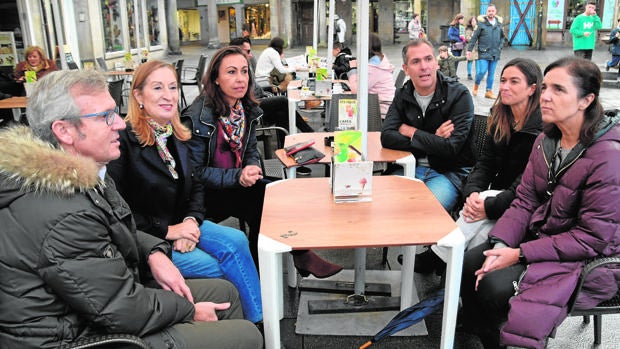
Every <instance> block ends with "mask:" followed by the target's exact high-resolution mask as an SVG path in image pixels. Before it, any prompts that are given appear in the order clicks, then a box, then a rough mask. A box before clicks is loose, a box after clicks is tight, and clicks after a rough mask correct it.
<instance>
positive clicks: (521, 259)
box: [519, 248, 527, 264]
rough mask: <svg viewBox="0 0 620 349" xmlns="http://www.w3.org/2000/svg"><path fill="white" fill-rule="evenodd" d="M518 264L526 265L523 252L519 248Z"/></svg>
mask: <svg viewBox="0 0 620 349" xmlns="http://www.w3.org/2000/svg"><path fill="white" fill-rule="evenodd" d="M519 263H521V264H527V259H525V256H524V255H523V250H522V249H521V248H519Z"/></svg>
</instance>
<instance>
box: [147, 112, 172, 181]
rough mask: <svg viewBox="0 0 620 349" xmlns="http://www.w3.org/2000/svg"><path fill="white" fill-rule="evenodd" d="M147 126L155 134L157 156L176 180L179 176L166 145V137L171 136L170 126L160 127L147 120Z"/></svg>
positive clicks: (151, 120)
mask: <svg viewBox="0 0 620 349" xmlns="http://www.w3.org/2000/svg"><path fill="white" fill-rule="evenodd" d="M148 123H149V126H151V128H152V129H153V132H154V133H155V144H156V145H157V152H158V153H159V156H160V157H161V159H162V160H163V161H164V164H166V166H167V167H168V171H170V174H171V175H172V178H174V179H178V178H179V174H178V173H177V171H176V170H175V169H174V168H175V167H176V162H175V161H174V158H173V157H172V154H170V151H169V150H168V147H167V146H166V143H167V142H168V137H169V136H170V135H172V125H171V124H170V123H168V124H167V125H166V126H161V125H160V124H158V123H157V122H155V121H154V120H153V119H148Z"/></svg>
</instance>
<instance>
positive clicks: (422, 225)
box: [260, 176, 456, 250]
mask: <svg viewBox="0 0 620 349" xmlns="http://www.w3.org/2000/svg"><path fill="white" fill-rule="evenodd" d="M455 228H456V223H455V222H454V220H453V219H452V218H451V217H450V215H449V214H448V213H447V212H446V210H444V209H443V207H442V206H441V204H440V203H439V201H437V199H436V198H435V196H434V195H433V193H431V191H430V190H429V189H428V187H427V186H426V185H425V184H424V183H423V182H421V181H417V180H414V179H410V178H406V177H401V176H375V177H373V182H372V201H371V202H355V203H335V202H334V198H333V196H332V194H331V189H330V186H329V178H295V179H288V180H283V181H278V182H274V183H272V184H270V185H269V186H267V190H266V192H265V204H264V206H263V216H262V221H261V229H260V233H261V234H262V235H265V236H267V237H269V238H271V239H273V240H276V241H279V242H281V243H283V244H285V245H288V246H290V247H291V248H293V249H294V250H297V249H315V248H317V249H324V248H358V247H383V246H402V245H427V244H434V243H436V242H437V241H438V240H440V239H441V238H443V237H444V236H446V235H448V234H449V233H450V232H451V231H452V230H454V229H455Z"/></svg>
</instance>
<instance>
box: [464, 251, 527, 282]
mask: <svg viewBox="0 0 620 349" xmlns="http://www.w3.org/2000/svg"><path fill="white" fill-rule="evenodd" d="M483 253H484V255H485V256H487V258H486V260H485V261H484V263H483V264H482V267H481V268H480V269H478V270H476V272H475V273H474V274H475V275H476V276H477V277H478V278H477V279H476V287H475V289H476V291H477V290H478V284H479V283H480V280H482V279H483V278H484V276H485V275H486V274H488V273H490V272H492V271H494V270H499V269H503V268H506V267H509V266H511V265H515V264H517V263H519V249H518V248H510V247H504V248H497V249H492V250H486V251H484V252H483Z"/></svg>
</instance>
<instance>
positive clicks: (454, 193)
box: [415, 166, 460, 212]
mask: <svg viewBox="0 0 620 349" xmlns="http://www.w3.org/2000/svg"><path fill="white" fill-rule="evenodd" d="M452 177H455V178H452ZM456 177H458V174H455V173H452V172H445V173H439V172H437V171H435V170H433V169H432V168H430V167H425V166H416V168H415V178H417V179H419V180H421V181H422V182H424V183H426V186H427V187H428V189H430V190H431V192H432V193H433V195H435V197H436V198H437V200H439V202H440V203H441V206H443V208H444V209H445V210H446V211H448V212H450V211H451V210H452V207H454V205H455V204H456V201H457V200H458V198H459V193H460V187H457V186H456V185H454V183H453V181H455V180H456ZM451 179H452V180H451ZM459 181H460V179H459Z"/></svg>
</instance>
